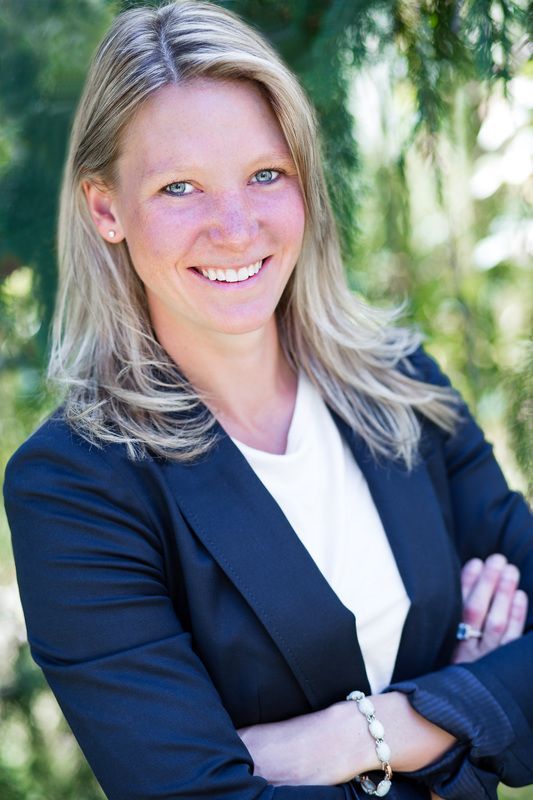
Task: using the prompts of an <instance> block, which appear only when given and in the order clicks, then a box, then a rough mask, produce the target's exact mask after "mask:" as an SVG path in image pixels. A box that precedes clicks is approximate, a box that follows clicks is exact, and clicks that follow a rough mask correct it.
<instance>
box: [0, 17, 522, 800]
mask: <svg viewBox="0 0 533 800" xmlns="http://www.w3.org/2000/svg"><path fill="white" fill-rule="evenodd" d="M59 255H60V295H59V302H58V309H57V314H56V325H55V332H54V344H53V351H52V358H51V367H50V372H51V376H52V377H53V378H55V379H56V380H59V381H61V382H62V383H63V384H64V386H65V389H66V392H65V402H64V404H63V405H62V407H61V408H60V409H59V410H58V412H56V414H55V415H53V416H52V417H51V419H49V420H48V421H46V422H45V424H44V425H43V426H42V427H41V428H40V429H39V430H38V431H37V432H36V433H35V434H34V435H33V436H32V437H31V438H30V439H29V440H28V442H26V443H25V444H24V445H23V446H22V447H21V448H20V450H19V451H18V452H17V453H16V454H15V456H14V457H13V459H12V460H11V462H10V464H9V467H8V471H7V477H6V492H5V493H6V507H7V511H8V516H9V520H10V525H11V528H12V533H13V548H14V554H15V560H16V566H17V577H18V581H19V586H20V591H21V598H22V602H23V607H24V612H25V616H26V622H27V627H28V638H29V642H30V646H31V649H32V654H33V657H34V659H35V660H36V662H37V663H38V664H39V666H40V667H41V668H42V669H43V671H44V673H45V676H46V678H47V680H48V682H49V684H50V686H51V688H52V690H53V692H54V693H55V695H56V697H57V699H58V701H59V703H60V705H61V708H62V709H63V712H64V714H65V716H66V718H67V720H68V722H69V724H70V726H71V727H72V730H73V731H74V734H75V735H76V737H77V739H78V741H79V743H80V745H81V747H82V749H83V751H84V753H85V755H86V757H87V759H88V761H89V763H90V764H91V766H92V768H93V770H94V772H95V774H96V776H97V778H98V780H99V781H100V783H101V785H102V787H103V789H104V791H105V792H106V794H107V796H108V797H109V798H110V800H125V799H126V798H127V799H128V800H133V799H134V798H139V800H140V799H141V798H142V800H148V798H163V797H165V798H171V797H172V798H173V797H183V798H196V797H212V798H222V797H228V798H235V799H237V798H242V800H244V799H245V798H246V799H248V798H259V797H261V798H274V797H275V798H276V799H277V800H288V799H289V798H293V797H294V798H305V799H306V800H307V799H308V798H309V799H311V800H312V798H317V800H318V798H320V799H321V800H322V798H324V800H326V798H347V797H354V796H363V792H364V791H367V792H368V791H371V792H374V793H376V792H377V793H378V795H379V796H383V795H384V794H385V793H386V792H390V796H391V797H394V798H418V797H429V794H430V790H433V791H434V792H436V793H437V794H438V795H440V796H442V797H449V798H456V797H457V798H459V797H470V798H475V797H480V798H481V797H483V798H485V797H487V796H490V797H494V796H495V787H496V785H497V783H498V780H499V779H505V780H506V781H507V782H511V783H517V784H524V783H527V782H528V780H530V779H531V777H532V774H533V773H532V772H531V766H530V765H531V764H532V763H533V758H532V755H533V745H532V742H531V731H530V729H529V725H530V723H531V719H532V717H533V697H532V693H531V688H530V685H529V681H528V680H527V679H526V678H525V677H524V669H523V667H524V664H526V663H527V659H528V658H530V656H531V636H530V635H529V636H521V635H520V634H521V633H522V630H523V626H524V619H525V612H526V597H525V594H524V591H523V590H520V591H516V586H517V583H518V578H519V572H518V570H520V571H521V576H522V577H521V580H522V586H523V588H524V589H526V590H528V589H529V588H530V586H531V582H532V579H533V578H532V575H533V565H532V563H531V559H532V558H533V537H532V536H531V521H530V518H529V516H528V512H527V508H526V506H525V503H524V502H523V500H522V499H521V498H520V497H519V496H517V495H515V494H513V493H511V492H509V490H508V489H507V487H506V485H505V483H504V481H503V478H502V476H501V473H500V472H499V470H498V468H497V466H496V464H495V462H494V460H493V457H492V455H491V452H490V448H489V447H488V445H487V444H486V443H485V442H484V440H483V438H482V435H481V432H480V431H479V429H478V428H477V426H476V425H475V423H474V421H473V420H472V418H471V417H470V416H469V415H468V412H467V410H466V409H465V408H464V406H463V405H462V404H461V403H460V402H459V401H458V400H457V398H456V396H455V395H454V393H453V392H452V390H451V389H450V387H449V384H448V382H447V380H446V378H444V377H443V376H442V374H441V373H440V372H439V370H438V368H437V366H436V365H435V363H434V362H433V361H432V360H431V359H430V358H429V357H428V356H427V355H425V354H424V352H423V351H422V350H421V349H420V348H419V347H418V344H419V342H418V339H417V337H416V335H415V334H413V333H412V332H410V331H406V330H402V329H399V328H394V327H392V325H391V319H390V318H388V317H386V316H385V315H384V314H383V313H381V312H379V313H378V312H377V311H375V310H372V309H370V308H368V307H367V306H365V305H363V304H361V303H359V302H358V301H356V300H355V298H354V297H353V296H352V294H351V293H350V292H349V290H348V288H347V286H346V282H345V278H344V273H343V268H342V264H341V261H340V257H339V252H338V245H337V240H336V236H335V230H334V225H333V221H332V216H331V212H330V208H329V203H328V199H327V194H326V190H325V187H324V180H323V177H322V171H321V166H320V159H319V154H318V149H317V144H316V132H315V122H314V117H313V113H312V111H311V109H310V108H309V105H308V103H307V101H306V99H305V97H304V95H303V93H302V91H301V89H300V87H299V86H298V83H297V81H296V80H295V78H294V77H293V76H292V75H291V74H290V73H289V72H288V71H287V69H286V68H285V67H284V66H283V64H282V63H281V62H280V61H279V59H278V57H277V56H276V54H275V53H274V52H273V51H272V50H271V49H270V47H269V46H268V45H267V44H266V43H265V42H264V41H263V40H262V39H261V37H259V36H258V34H256V33H255V32H254V31H252V30H251V29H250V28H248V27H247V26H245V25H244V24H243V23H242V22H241V21H239V20H238V19H237V18H236V17H235V16H233V15H232V14H230V13H229V12H227V11H223V10H222V9H220V8H218V7H216V6H213V5H210V4H209V3H196V2H183V3H176V4H171V5H169V6H167V7H164V8H161V9H159V10H155V9H137V10H132V11H129V12H126V13H125V14H123V15H121V16H120V17H119V18H118V19H117V20H116V21H115V23H114V25H113V27H112V29H111V30H110V31H109V33H108V34H107V36H106V37H105V39H104V41H103V43H102V44H101V46H100V48H99V50H98V52H97V54H96V56H95V60H94V63H93V65H92V67H91V70H90V74H89V77H88V81H87V85H86V88H85V92H84V95H83V97H82V100H81V103H80V107H79V109H78V113H77V116H76V120H75V123H74V127H73V131H72V136H71V145H70V152H69V156H68V160H67V165H66V170H65V175H64V184H63V192H62V197H61V214H60V231H59ZM491 554H496V555H492V556H491V557H490V558H488V557H489V556H490V555H491ZM485 559H487V561H486V563H485V564H484V563H483V562H484V561H485ZM507 561H509V562H511V563H510V564H507ZM506 564H507V565H506ZM462 565H465V569H464V571H463V591H464V593H465V599H466V605H465V612H464V616H463V621H464V622H465V623H466V627H465V628H464V629H463V631H464V632H465V635H466V636H467V639H466V641H465V642H464V643H463V644H460V645H459V649H456V645H457V641H456V631H457V625H458V623H459V622H460V621H461V618H462V597H461V566H462ZM354 612H356V613H357V628H356V626H355V619H354ZM501 645H505V646H501ZM452 662H454V663H452ZM460 662H461V663H460ZM466 662H468V663H466ZM353 690H357V691H360V692H363V693H364V694H366V695H370V694H372V698H371V701H372V702H373V704H374V707H375V714H374V715H372V714H370V707H369V706H368V705H367V713H360V712H364V711H365V700H366V698H362V696H361V695H360V694H358V695H355V696H354V695H351V692H352V691H353ZM348 696H351V697H352V698H353V699H351V700H348V699H346V698H347V697H348ZM354 699H355V703H354V702H353V700H354ZM356 703H357V706H356ZM365 717H367V718H368V719H366V718H365ZM376 720H377V722H376ZM379 722H381V723H383V725H384V729H385V732H384V733H383V731H382V730H381V728H380V725H379ZM369 724H370V727H369ZM372 731H374V732H373V733H372ZM387 747H388V748H390V751H389V750H388V749H387ZM381 768H383V769H384V773H382V772H380V769H381ZM373 770H377V771H376V772H373ZM368 771H371V776H372V780H373V783H372V784H370V783H368V780H369V779H367V772H368ZM392 771H394V776H393V777H392ZM391 778H392V780H391ZM375 786H378V788H373V787H375Z"/></svg>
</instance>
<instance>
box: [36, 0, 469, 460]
mask: <svg viewBox="0 0 533 800" xmlns="http://www.w3.org/2000/svg"><path fill="white" fill-rule="evenodd" d="M206 77H208V78H215V79H217V78H218V79H223V80H249V81H254V82H255V84H256V85H257V86H258V87H259V88H260V90H261V91H262V92H263V94H264V96H265V97H266V98H267V100H268V101H269V103H270V105H271V107H272V109H273V111H274V113H275V115H276V117H277V119H278V122H279V124H280V126H281V129H282V131H283V133H284V135H285V138H286V140H287V144H288V146H289V149H290V151H291V153H292V157H293V159H294V162H295V164H296V167H297V171H298V176H299V180H300V184H301V187H302V192H303V195H304V201H305V208H306V224H305V233H304V239H303V245H302V250H301V253H300V256H299V258H298V261H297V264H296V266H295V269H294V270H293V272H292V274H291V277H290V279H289V281H288V283H287V286H286V288H285V290H284V293H283V295H282V297H281V299H280V302H279V305H278V308H277V309H276V320H277V325H278V331H279V336H280V342H281V346H282V348H283V351H284V353H285V356H286V358H287V359H288V361H289V363H290V364H291V366H292V367H293V368H294V369H302V370H303V371H304V372H305V373H306V374H307V376H308V377H309V378H310V380H311V381H312V382H313V384H314V385H315V386H316V387H317V389H318V390H319V392H320V393H321V395H322V397H323V398H324V400H325V401H326V403H328V405H329V406H330V407H331V408H332V409H334V410H335V411H336V412H337V413H338V414H339V415H340V416H341V418H343V419H344V420H345V421H346V422H347V423H348V424H349V425H350V426H351V427H352V428H353V429H354V430H355V431H356V432H357V433H358V434H360V436H362V437H363V439H364V440H365V441H366V442H367V444H368V446H369V448H370V450H371V451H372V453H373V454H374V455H375V456H376V457H377V456H384V457H386V458H399V459H403V461H404V462H405V463H406V464H407V465H408V466H411V465H412V464H413V463H414V461H415V460H416V454H417V450H418V442H419V438H420V421H419V418H418V413H420V414H422V415H423V416H425V417H427V418H428V419H430V420H432V421H433V422H434V423H436V424H437V425H438V426H440V427H442V428H444V429H446V430H452V429H453V427H454V424H455V422H456V420H457V412H456V409H455V397H454V395H453V393H452V392H451V391H450V390H449V389H447V388H445V387H438V386H433V385H429V384H426V383H424V382H421V381H420V380H416V379H415V378H414V377H412V375H410V374H409V370H408V369H402V368H401V367H402V364H403V365H404V366H406V365H407V360H406V359H407V357H408V356H409V355H410V354H412V353H413V351H414V350H415V349H416V348H417V347H418V345H419V343H420V336H419V334H417V333H416V332H415V331H413V330H408V329H406V328H403V327H398V326H396V325H395V322H396V320H397V312H384V311H382V310H378V309H375V308H371V307H370V306H369V305H367V304H365V303H363V302H362V301H361V300H359V299H358V298H357V297H356V296H355V295H354V293H353V292H352V291H351V290H350V289H349V287H348V284H347V281H346V276H345V271H344V267H343V264H342V260H341V255H340V248H339V242H338V237H337V231H336V228H335V223H334V219H333V215H332V211H331V206H330V202H329V199H328V195H327V190H326V184H325V180H324V176H323V171H322V165H321V156H320V147H319V140H318V134H317V121H316V116H315V113H314V110H313V108H312V107H311V105H310V103H309V101H308V100H307V98H306V96H305V94H304V92H303V90H302V88H301V86H300V85H299V83H298V81H297V79H296V78H295V76H294V75H293V74H292V73H291V72H290V70H289V69H288V68H287V67H286V66H285V65H284V63H283V62H282V60H281V59H280V57H279V56H278V55H277V54H276V52H275V51H274V50H273V49H272V47H271V46H270V45H269V44H268V43H267V42H266V41H265V40H264V39H263V38H262V36H261V35H260V34H259V33H257V32H256V31H255V30H254V29H253V28H251V27H250V26H248V25H247V24H245V23H244V22H243V21H242V20H241V19H240V18H239V17H237V16H236V15H235V14H233V13H231V12H230V11H227V10H225V9H222V8H220V7H219V6H216V5H213V4H211V3H209V2H195V1H194V0H181V1H178V2H173V3H170V4H168V5H165V6H163V7H160V8H153V7H150V8H148V7H142V8H135V9H132V10H129V11H126V12H124V13H122V14H120V15H119V16H118V17H117V18H116V19H115V21H114V23H113V25H112V26H111V28H110V30H109V32H108V33H107V35H106V36H105V38H104V39H103V41H102V43H101V44H100V46H99V48H98V50H97V52H96V54H95V56H94V58H93V61H92V64H91V67H90V70H89V74H88V77H87V81H86V85H85V88H84V92H83V94H82V97H81V100H80V103H79V106H78V110H77V113H76V116H75V120H74V124H73V128H72V133H71V137H70V147H69V152H68V157H67V161H66V165H65V170H64V176H63V184H62V190H61V200H60V213H59V230H58V254H59V292H58V300H57V307H56V314H55V320H54V325H53V331H52V348H51V358H50V364H49V372H48V374H49V378H50V379H51V380H52V381H53V382H54V383H55V385H56V386H57V385H59V387H60V388H61V390H62V394H63V405H62V409H63V414H64V418H65V419H66V420H67V421H68V423H69V424H70V425H72V426H73V427H74V428H75V429H76V430H77V431H78V432H79V433H80V434H81V435H82V436H83V437H84V438H86V439H88V440H89V441H91V442H92V443H94V444H96V445H101V444H103V443H104V442H120V443H123V444H124V445H125V446H126V447H127V449H128V454H129V456H130V457H131V458H140V457H143V456H145V455H146V454H148V453H152V454H156V455H158V456H163V457H165V458H169V459H174V460H177V461H188V460H191V459H194V458H197V457H198V456H200V455H202V454H204V453H206V452H207V451H208V450H209V449H210V447H211V446H212V445H213V444H214V441H215V439H216V436H215V434H214V426H215V418H214V416H213V414H212V413H211V412H210V411H209V410H208V408H207V406H206V405H205V403H204V402H203V400H202V396H201V395H200V393H199V392H198V390H197V389H196V388H195V387H194V386H193V385H192V384H191V383H190V382H189V381H188V380H187V379H186V377H185V376H184V375H183V374H181V372H180V370H179V365H177V364H176V363H174V362H173V361H172V360H171V359H170V357H169V356H168V354H167V353H166V351H165V350H164V349H163V348H162V347H161V345H160V344H159V343H158V341H157V339H156V337H155V334H154V330H153V327H152V324H151V321H150V317H149V314H148V307H147V302H146V297H145V292H144V287H143V284H142V282H141V281H140V279H139V277H138V276H137V274H136V272H135V270H134V268H133V266H132V263H131V260H130V256H129V253H128V247H127V243H126V242H121V243H118V244H109V243H107V242H106V241H104V239H103V238H102V237H101V236H100V234H99V233H98V232H97V230H96V227H95V225H94V224H93V221H92V219H91V217H90V214H89V210H88V206H87V202H86V198H85V195H84V193H83V190H82V182H83V181H85V180H91V181H95V182H103V184H104V185H106V186H107V187H111V188H112V187H113V186H114V185H115V184H116V179H117V175H116V164H117V157H118V155H119V148H120V145H121V139H122V136H123V133H124V130H125V128H126V126H127V125H128V123H129V122H130V121H131V119H132V117H133V115H134V114H135V112H136V111H137V110H138V109H139V107H140V106H141V104H142V103H143V101H145V100H146V99H147V98H148V97H149V96H150V95H152V94H153V93H154V92H156V91H157V90H158V89H160V88H161V87H163V86H166V85H168V84H179V83H180V82H182V81H186V80H190V79H194V78H206ZM417 412H418V413H417Z"/></svg>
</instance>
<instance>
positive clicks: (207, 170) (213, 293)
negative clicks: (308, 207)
mask: <svg viewBox="0 0 533 800" xmlns="http://www.w3.org/2000/svg"><path fill="white" fill-rule="evenodd" d="M88 197H89V202H90V203H91V200H90V194H89V195H88ZM100 199H101V198H100ZM109 213H110V215H111V216H112V217H113V220H114V222H113V224H111V223H110V222H109V220H107V221H105V222H104V227H103V228H102V229H101V230H102V233H103V234H104V235H106V234H107V228H108V227H114V228H116V238H115V239H114V241H120V240H121V239H122V237H124V238H125V239H126V242H127V245H128V249H129V252H130V255H131V259H132V262H133V264H134V267H135V270H136V272H137V273H138V275H139V277H140V278H141V280H142V281H143V283H144V285H145V287H146V294H147V298H148V304H149V309H150V314H151V317H152V321H153V324H154V327H155V330H156V333H157V334H158V336H159V338H160V341H161V340H166V341H167V342H168V341H169V337H173V336H176V335H178V334H180V332H182V333H184V332H186V331H187V330H188V332H189V333H191V334H193V335H195V336H202V335H206V334H210V333H213V332H219V333H230V334H236V333H245V332H249V331H254V330H258V329H260V328H262V327H264V326H265V325H266V324H267V323H268V322H269V321H273V314H274V311H275V308H276V306H277V304H278V301H279V299H280V297H281V295H282V292H283V289H284V288H285V285H286V284H287V281H288V279H289V277H290V274H291V272H292V270H293V268H294V265H295V263H296V260H297V258H298V255H299V253H300V249H301V245H302V238H303V232H304V222H305V220H304V202H303V196H302V192H301V189H300V186H299V182H298V178H297V174H296V168H295V165H294V162H293V160H292V158H291V155H290V151H289V148H288V146H287V143H286V141H285V138H284V136H283V133H282V131H281V129H280V126H279V124H278V122H277V119H276V117H275V116H274V114H273V112H272V109H271V108H270V105H269V104H268V102H267V101H266V100H265V99H264V97H263V96H262V94H261V93H260V91H259V90H258V88H257V87H256V86H255V85H254V84H253V83H251V82H247V81H242V82H241V81H228V82H225V81H224V82H223V81H219V80H214V79H202V80H199V79H197V80H194V81H191V82H188V83H186V84H182V85H179V86H176V85H169V86H165V87H164V88H162V89H160V90H159V91H157V92H156V93H155V94H154V95H152V96H151V97H150V99H149V100H148V101H147V102H146V104H145V105H144V106H143V107H142V108H141V109H140V111H139V112H138V113H137V115H136V116H135V117H134V119H133V120H132V122H131V124H130V126H129V127H128V129H127V130H126V133H125V135H124V138H123V142H122V149H121V156H120V158H119V161H118V183H117V186H116V188H115V190H114V192H113V193H112V201H111V206H110V209H109ZM93 216H95V218H96V217H97V214H96V215H95V214H94V213H93ZM257 268H259V271H258V272H257ZM248 271H251V272H253V271H255V272H256V274H255V275H252V277H245V276H247V275H248ZM203 273H207V277H206V276H205V274H203Z"/></svg>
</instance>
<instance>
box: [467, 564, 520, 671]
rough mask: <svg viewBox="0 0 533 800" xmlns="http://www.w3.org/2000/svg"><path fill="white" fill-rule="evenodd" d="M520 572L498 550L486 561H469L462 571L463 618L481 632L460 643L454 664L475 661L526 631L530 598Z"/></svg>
mask: <svg viewBox="0 0 533 800" xmlns="http://www.w3.org/2000/svg"><path fill="white" fill-rule="evenodd" d="M519 581H520V572H519V570H518V568H517V567H515V566H514V565H513V564H508V563H507V559H506V558H505V556H503V555H501V554H500V553H496V554H494V555H492V556H490V557H489V558H488V559H487V560H486V562H483V561H481V560H480V559H472V560H471V561H468V562H467V563H466V564H465V565H464V567H463V570H462V572H461V587H462V593H463V622H466V623H468V624H469V625H471V626H472V628H474V629H476V630H479V631H481V632H482V634H483V635H482V636H481V637H480V638H476V637H472V638H469V639H467V640H465V641H461V642H459V643H458V644H457V646H456V648H455V651H454V655H453V657H452V663H453V664H460V663H466V662H471V661H476V660H477V659H478V658H480V656H483V655H486V654H487V653H490V652H491V651H492V650H496V648H497V647H500V645H502V644H507V643H508V642H511V641H513V640H514V639H518V638H519V637H520V636H521V635H522V634H523V632H524V627H525V621H526V616H527V608H528V600H527V595H526V593H525V592H523V591H521V590H518V589H517V587H518V583H519Z"/></svg>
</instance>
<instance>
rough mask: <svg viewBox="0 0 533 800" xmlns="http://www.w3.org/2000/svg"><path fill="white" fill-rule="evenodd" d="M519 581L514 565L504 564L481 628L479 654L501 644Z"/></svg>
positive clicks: (518, 573)
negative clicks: (481, 635) (481, 636)
mask: <svg viewBox="0 0 533 800" xmlns="http://www.w3.org/2000/svg"><path fill="white" fill-rule="evenodd" d="M519 580H520V572H519V571H518V568H517V567H515V566H514V564H506V566H505V567H504V568H503V570H502V572H501V574H500V580H499V582H498V584H497V586H496V588H495V590H494V596H493V598H492V603H491V605H490V609H489V611H488V613H487V617H486V619H485V624H484V626H483V638H482V639H481V641H480V651H481V653H488V652H490V651H491V650H495V649H496V648H497V647H499V646H500V644H501V643H502V637H503V635H504V634H505V632H506V631H507V628H508V625H509V623H510V620H511V609H512V607H513V598H514V596H515V592H516V589H517V587H518V581H519Z"/></svg>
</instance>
